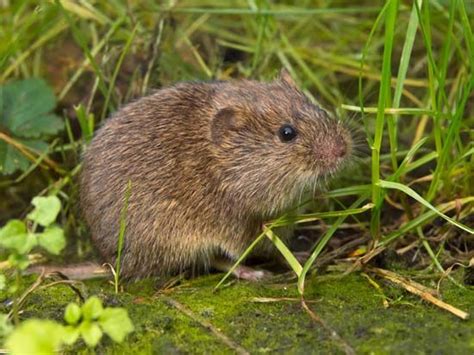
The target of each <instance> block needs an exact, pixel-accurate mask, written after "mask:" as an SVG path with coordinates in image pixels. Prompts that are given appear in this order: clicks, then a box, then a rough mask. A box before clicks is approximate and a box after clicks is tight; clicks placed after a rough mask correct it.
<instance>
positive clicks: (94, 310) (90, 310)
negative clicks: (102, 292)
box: [82, 296, 104, 320]
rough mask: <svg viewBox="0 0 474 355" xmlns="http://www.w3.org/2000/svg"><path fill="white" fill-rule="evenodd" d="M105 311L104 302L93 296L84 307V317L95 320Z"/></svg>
mask: <svg viewBox="0 0 474 355" xmlns="http://www.w3.org/2000/svg"><path fill="white" fill-rule="evenodd" d="M103 310H104V307H102V301H101V300H100V299H99V298H98V297H97V296H92V297H90V298H89V299H88V300H87V301H86V303H84V305H83V306H82V315H83V317H84V319H86V320H95V319H98V318H99V317H100V316H101V314H102V311H103Z"/></svg>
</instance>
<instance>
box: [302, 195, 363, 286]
mask: <svg viewBox="0 0 474 355" xmlns="http://www.w3.org/2000/svg"><path fill="white" fill-rule="evenodd" d="M368 195H369V193H367V194H364V195H362V196H360V197H359V198H358V199H357V200H356V201H355V202H354V203H353V204H352V205H351V206H350V207H349V209H355V208H357V207H358V206H360V205H361V204H362V203H363V202H364V201H365V200H366V199H367V197H368ZM347 217H348V215H341V216H340V217H339V218H338V219H337V220H336V221H335V222H334V223H333V225H332V226H331V227H330V228H329V229H328V231H327V232H326V233H325V234H324V235H323V236H322V237H321V239H320V240H319V242H318V244H316V247H315V248H314V250H313V252H312V253H311V255H310V257H309V258H308V260H306V262H305V264H304V265H303V270H301V273H300V275H299V277H298V292H299V294H300V295H303V294H304V284H305V280H306V274H307V273H308V271H309V270H310V268H311V266H312V265H313V263H314V261H315V260H316V258H317V257H318V256H319V254H320V253H321V252H322V250H323V249H324V247H325V246H326V244H327V243H328V242H329V240H330V239H331V237H332V236H333V235H334V233H335V232H336V231H337V229H338V228H339V226H340V225H341V224H342V222H344V220H345V219H346V218H347Z"/></svg>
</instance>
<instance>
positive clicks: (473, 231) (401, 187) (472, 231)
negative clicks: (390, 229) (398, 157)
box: [378, 180, 474, 234]
mask: <svg viewBox="0 0 474 355" xmlns="http://www.w3.org/2000/svg"><path fill="white" fill-rule="evenodd" d="M378 185H379V186H381V187H383V188H385V189H395V190H400V191H402V192H404V193H406V194H407V195H408V196H410V197H412V198H414V199H415V200H417V201H418V202H419V203H421V204H422V205H424V206H425V207H427V208H429V209H430V210H432V211H433V212H434V213H436V214H437V215H438V216H440V217H442V218H444V219H445V220H447V221H448V222H449V223H451V224H454V225H455V226H456V227H458V228H460V229H462V230H464V231H466V232H468V233H470V234H474V229H472V228H470V227H468V226H466V225H464V224H462V223H460V222H458V221H456V220H454V219H452V218H451V217H448V216H446V215H445V214H444V213H442V212H440V211H438V210H437V209H436V207H434V206H433V205H432V204H431V203H429V202H428V201H426V200H425V199H424V198H423V197H421V196H420V195H419V194H418V193H417V192H415V191H414V190H412V189H411V188H409V187H408V186H405V185H403V184H399V183H398V182H392V181H385V180H380V181H379V183H378Z"/></svg>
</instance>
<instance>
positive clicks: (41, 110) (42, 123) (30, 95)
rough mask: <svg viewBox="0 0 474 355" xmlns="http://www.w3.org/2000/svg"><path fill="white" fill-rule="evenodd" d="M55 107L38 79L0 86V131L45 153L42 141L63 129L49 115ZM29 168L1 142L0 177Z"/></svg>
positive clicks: (58, 118) (44, 86)
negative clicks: (0, 175)
mask: <svg viewBox="0 0 474 355" xmlns="http://www.w3.org/2000/svg"><path fill="white" fill-rule="evenodd" d="M55 106H56V99H55V97H54V93H53V91H52V89H51V88H50V87H49V86H48V85H47V84H46V82H44V81H43V80H41V79H27V80H22V81H15V82H11V83H9V84H6V85H4V86H1V85H0V107H1V108H2V109H1V110H0V131H2V132H7V134H8V135H9V136H11V138H13V139H14V140H16V141H18V142H19V143H21V144H23V145H25V146H27V147H29V148H32V149H34V150H35V151H37V152H38V153H39V154H41V153H44V152H45V150H46V149H47V147H48V145H47V144H46V143H45V142H44V141H43V140H41V139H42V138H45V137H47V136H51V135H54V134H56V133H57V132H58V131H60V130H62V129H63V128H64V121H63V120H62V119H61V118H60V117H58V116H56V115H55V114H53V113H52V112H51V111H52V110H53V109H54V108H55ZM32 138H36V139H32ZM30 164H31V162H30V161H29V160H28V159H27V158H26V157H25V156H23V154H22V153H21V152H20V151H18V150H17V149H16V148H14V147H12V146H11V145H9V144H7V143H6V142H4V141H0V173H1V174H5V175H6V174H12V173H14V172H15V171H16V170H18V169H20V170H23V171H24V170H26V169H27V168H28V167H29V166H30Z"/></svg>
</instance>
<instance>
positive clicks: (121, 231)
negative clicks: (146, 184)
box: [114, 180, 132, 293]
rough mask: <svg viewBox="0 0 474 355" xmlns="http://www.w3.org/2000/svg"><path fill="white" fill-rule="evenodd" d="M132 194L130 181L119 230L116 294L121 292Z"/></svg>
mask: <svg viewBox="0 0 474 355" xmlns="http://www.w3.org/2000/svg"><path fill="white" fill-rule="evenodd" d="M131 193H132V181H131V180H128V183H127V189H126V190H125V196H124V201H123V206H122V210H121V211H120V229H119V235H118V241H117V259H116V260H115V273H114V286H115V293H118V291H119V284H120V270H121V266H122V250H123V244H124V241H125V231H126V228H127V211H128V202H129V200H130V195H131Z"/></svg>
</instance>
